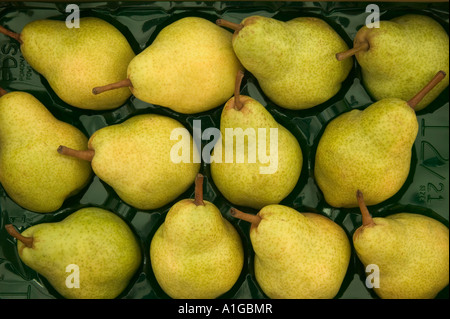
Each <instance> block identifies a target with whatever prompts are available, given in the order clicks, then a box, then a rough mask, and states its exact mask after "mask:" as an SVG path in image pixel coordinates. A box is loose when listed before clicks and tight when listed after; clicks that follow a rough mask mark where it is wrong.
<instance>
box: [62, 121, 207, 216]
mask: <svg viewBox="0 0 450 319" xmlns="http://www.w3.org/2000/svg"><path fill="white" fill-rule="evenodd" d="M180 130H182V131H183V132H185V133H186V134H185V135H188V136H189V139H182V140H181V141H179V142H177V141H176V140H174V139H172V136H173V133H174V132H177V131H180ZM179 143H182V146H183V148H184V149H185V150H190V154H191V158H190V159H189V161H187V162H182V161H181V162H177V161H176V159H175V158H173V149H177V147H176V144H179ZM58 152H59V153H61V154H63V155H67V156H68V157H77V158H80V159H83V160H85V161H88V162H91V165H92V169H93V171H94V173H95V174H96V175H97V176H98V177H99V178H100V179H101V180H103V181H104V182H105V183H107V184H108V185H110V186H111V187H112V188H113V189H114V190H115V192H116V193H117V195H118V196H119V197H120V198H121V199H122V200H123V201H125V202H126V203H128V204H129V205H131V206H133V207H135V208H137V209H142V210H150V209H157V208H160V207H162V206H164V205H166V204H168V203H169V202H171V201H172V200H174V199H175V198H176V197H178V196H179V195H181V194H182V193H183V192H185V191H186V190H187V189H188V188H189V186H191V185H192V183H193V182H194V179H195V176H196V175H197V173H198V171H199V169H200V163H197V162H195V161H194V158H197V157H196V156H195V154H196V153H195V152H197V148H196V146H195V144H194V142H193V139H192V137H191V135H190V134H189V132H188V131H187V129H186V128H185V127H184V126H183V125H182V124H181V123H180V122H178V121H177V120H174V119H172V118H169V117H167V116H163V115H156V114H142V115H135V116H133V117H131V118H129V119H127V120H126V121H124V122H122V123H120V124H114V125H110V126H107V127H103V128H101V129H99V130H97V131H96V132H94V134H93V135H92V136H91V137H90V138H89V141H88V150H85V151H82V150H78V149H74V148H70V147H68V146H66V145H60V147H58Z"/></svg>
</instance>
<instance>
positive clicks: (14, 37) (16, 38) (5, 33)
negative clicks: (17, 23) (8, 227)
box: [0, 25, 23, 44]
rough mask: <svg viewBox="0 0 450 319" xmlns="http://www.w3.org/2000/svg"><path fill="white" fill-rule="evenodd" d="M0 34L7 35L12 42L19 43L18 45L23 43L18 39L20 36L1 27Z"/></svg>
mask: <svg viewBox="0 0 450 319" xmlns="http://www.w3.org/2000/svg"><path fill="white" fill-rule="evenodd" d="M0 33H3V34H4V35H7V36H8V37H10V38H13V39H14V40H16V41H17V42H19V43H20V44H22V43H23V42H22V39H21V38H20V34H19V33H15V32H12V31H10V30H8V29H5V28H4V27H2V26H1V25H0Z"/></svg>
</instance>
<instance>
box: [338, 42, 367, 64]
mask: <svg viewBox="0 0 450 319" xmlns="http://www.w3.org/2000/svg"><path fill="white" fill-rule="evenodd" d="M367 50H369V42H363V43H361V44H360V45H357V46H355V47H353V48H351V49H350V50H347V51H344V52H340V53H337V54H336V59H337V60H338V61H342V60H345V59H347V58H349V57H351V56H353V55H355V54H356V53H357V52H359V51H367Z"/></svg>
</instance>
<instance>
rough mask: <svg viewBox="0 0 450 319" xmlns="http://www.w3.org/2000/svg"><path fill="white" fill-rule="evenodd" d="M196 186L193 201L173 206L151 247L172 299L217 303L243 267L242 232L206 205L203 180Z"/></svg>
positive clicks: (161, 280) (199, 178)
mask: <svg viewBox="0 0 450 319" xmlns="http://www.w3.org/2000/svg"><path fill="white" fill-rule="evenodd" d="M195 186H196V187H195V199H183V200H181V201H179V202H177V203H176V204H175V205H173V206H172V207H171V209H170V210H169V212H168V213H167V216H166V218H165V221H164V223H163V224H162V225H161V226H160V227H159V228H158V230H157V231H156V233H155V235H154V236H153V238H152V241H151V244H150V260H151V265H152V269H153V272H154V274H155V277H156V280H157V281H158V283H159V285H160V286H161V288H162V289H163V290H164V291H165V292H166V293H167V294H168V295H169V296H170V297H172V298H174V299H213V298H217V297H219V296H221V295H223V294H224V293H226V292H227V291H229V290H230V289H231V288H232V287H233V285H234V284H235V283H236V281H237V280H238V278H239V275H240V273H241V271H242V267H243V265H244V250H243V246H242V242H241V238H240V237H239V234H238V232H237V231H236V229H235V228H234V226H233V225H232V224H231V223H230V222H229V221H228V220H226V219H225V218H224V217H223V216H222V214H221V212H220V211H219V209H218V208H217V207H216V206H215V205H214V204H213V203H211V202H208V201H206V200H203V175H201V174H198V176H197V178H196V180H195Z"/></svg>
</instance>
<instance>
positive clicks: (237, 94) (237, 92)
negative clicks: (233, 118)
mask: <svg viewBox="0 0 450 319" xmlns="http://www.w3.org/2000/svg"><path fill="white" fill-rule="evenodd" d="M243 78H244V72H243V71H242V70H239V72H238V73H237V75H236V84H235V86H234V108H235V109H236V110H238V111H240V110H241V109H242V107H243V106H244V104H242V102H241V100H240V98H239V97H240V91H241V83H242V79H243Z"/></svg>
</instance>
